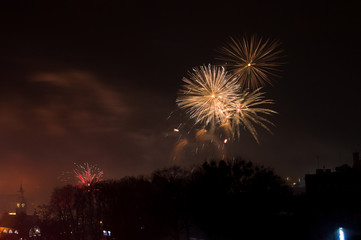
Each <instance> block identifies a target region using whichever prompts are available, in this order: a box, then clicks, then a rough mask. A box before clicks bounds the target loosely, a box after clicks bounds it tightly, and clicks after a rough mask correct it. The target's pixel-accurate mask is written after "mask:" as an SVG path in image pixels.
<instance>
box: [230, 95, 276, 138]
mask: <svg viewBox="0 0 361 240" xmlns="http://www.w3.org/2000/svg"><path fill="white" fill-rule="evenodd" d="M267 104H273V101H272V100H269V99H265V97H264V93H263V92H260V89H256V90H255V91H253V92H246V91H244V92H242V93H241V94H240V97H239V98H238V99H237V101H236V102H235V106H234V109H233V113H232V118H231V124H230V126H231V129H232V132H233V133H234V134H237V135H238V137H239V135H240V130H241V129H240V127H241V126H243V127H244V128H245V129H247V130H248V131H249V132H250V133H251V134H252V136H253V138H254V139H255V140H256V141H257V142H259V140H258V137H257V131H256V127H255V125H258V126H261V127H263V128H264V129H266V130H267V131H269V132H271V130H270V129H269V128H268V125H273V124H272V122H270V121H269V120H267V119H266V118H264V117H263V116H267V115H273V114H276V113H277V112H276V111H274V110H272V109H268V108H263V107H262V106H264V105H267Z"/></svg>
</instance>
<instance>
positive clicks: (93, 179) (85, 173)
mask: <svg viewBox="0 0 361 240" xmlns="http://www.w3.org/2000/svg"><path fill="white" fill-rule="evenodd" d="M75 165H76V168H75V169H74V170H73V172H74V174H75V176H76V178H77V179H78V181H79V184H80V185H82V186H84V187H90V186H93V185H94V184H96V183H98V182H100V181H101V180H102V179H103V171H101V170H100V169H99V168H97V167H96V166H93V165H90V164H89V163H84V164H81V165H80V164H79V165H78V164H75Z"/></svg>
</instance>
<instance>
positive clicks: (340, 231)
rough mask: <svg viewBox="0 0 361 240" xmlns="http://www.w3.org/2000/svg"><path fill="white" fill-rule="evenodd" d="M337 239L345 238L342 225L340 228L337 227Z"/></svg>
mask: <svg viewBox="0 0 361 240" xmlns="http://www.w3.org/2000/svg"><path fill="white" fill-rule="evenodd" d="M338 239H339V240H345V233H344V231H343V228H342V227H340V228H339V229H338Z"/></svg>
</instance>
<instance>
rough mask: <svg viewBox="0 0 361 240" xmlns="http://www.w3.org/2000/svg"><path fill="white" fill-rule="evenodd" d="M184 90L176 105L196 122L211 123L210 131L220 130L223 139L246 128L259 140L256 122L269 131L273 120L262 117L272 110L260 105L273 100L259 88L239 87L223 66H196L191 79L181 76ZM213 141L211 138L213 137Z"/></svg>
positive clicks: (238, 133) (273, 112) (238, 134)
mask: <svg viewBox="0 0 361 240" xmlns="http://www.w3.org/2000/svg"><path fill="white" fill-rule="evenodd" d="M183 81H184V82H185V84H184V86H183V89H182V90H181V91H180V94H179V97H178V99H177V103H178V106H179V107H180V108H181V109H184V110H185V111H186V112H187V113H188V114H189V116H190V118H191V119H194V120H195V124H197V123H201V124H204V126H205V127H207V126H208V125H209V126H210V131H209V134H211V135H214V133H215V132H216V131H217V130H219V129H223V131H222V132H223V134H224V135H226V138H225V139H224V140H223V142H224V143H226V142H227V141H228V138H231V137H235V136H238V137H239V136H240V130H241V129H242V127H243V128H245V129H247V130H248V131H249V132H250V133H251V134H252V136H253V137H254V139H255V140H256V141H257V142H258V138H257V131H256V128H255V125H259V126H261V127H263V128H265V129H266V130H269V128H268V127H267V124H271V125H272V123H271V122H270V121H268V120H267V119H265V118H264V116H265V115H272V114H275V113H276V112H275V111H274V110H271V109H268V108H264V107H262V106H264V105H267V104H271V103H273V102H272V101H271V100H267V99H265V98H264V93H262V92H260V89H257V90H255V91H252V92H249V91H246V90H242V88H240V84H239V83H238V81H237V79H236V78H233V77H232V76H231V75H230V74H228V73H227V72H226V71H225V70H224V68H223V67H215V66H211V65H209V66H208V67H205V66H202V67H200V68H195V69H194V70H193V72H192V73H190V78H189V79H188V78H184V79H183ZM212 140H213V139H212Z"/></svg>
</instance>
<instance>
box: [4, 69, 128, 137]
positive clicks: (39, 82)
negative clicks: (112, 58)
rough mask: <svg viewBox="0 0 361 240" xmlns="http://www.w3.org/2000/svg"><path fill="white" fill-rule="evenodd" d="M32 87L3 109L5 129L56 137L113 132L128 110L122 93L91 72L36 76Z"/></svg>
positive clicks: (15, 94) (14, 95)
mask: <svg viewBox="0 0 361 240" xmlns="http://www.w3.org/2000/svg"><path fill="white" fill-rule="evenodd" d="M28 87H29V89H28V91H27V93H26V94H23V93H22V92H21V91H18V92H17V91H15V92H14V94H13V97H11V98H10V99H7V100H6V103H5V104H3V105H2V106H0V112H1V117H0V123H2V126H4V125H7V126H8V127H10V128H12V129H18V130H24V129H25V130H29V129H36V130H37V131H40V132H43V131H44V132H46V133H47V134H52V135H64V134H67V133H69V132H74V131H81V132H99V131H112V130H116V129H118V128H119V126H120V125H121V124H120V123H121V121H122V119H123V116H124V114H125V113H126V112H127V111H128V109H127V108H126V107H125V104H124V103H123V102H122V100H121V97H120V94H119V92H117V91H115V90H113V89H112V88H111V87H110V86H108V85H106V84H104V83H103V82H101V81H100V80H99V79H98V78H97V77H96V76H94V75H93V74H90V73H87V72H81V71H64V72H39V73H35V74H33V75H32V76H30V77H29V82H28Z"/></svg>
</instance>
